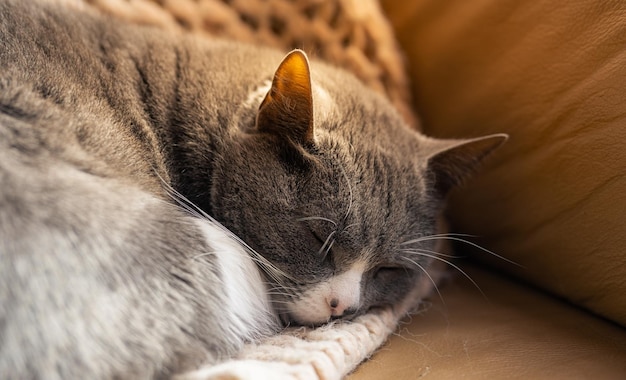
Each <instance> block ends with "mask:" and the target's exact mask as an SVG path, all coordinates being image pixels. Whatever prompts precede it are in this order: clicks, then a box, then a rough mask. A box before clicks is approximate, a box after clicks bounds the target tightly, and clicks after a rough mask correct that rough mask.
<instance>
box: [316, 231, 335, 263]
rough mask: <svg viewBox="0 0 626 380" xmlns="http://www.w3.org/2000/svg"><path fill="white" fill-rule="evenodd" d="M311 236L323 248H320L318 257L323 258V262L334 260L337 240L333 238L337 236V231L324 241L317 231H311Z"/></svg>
mask: <svg viewBox="0 0 626 380" xmlns="http://www.w3.org/2000/svg"><path fill="white" fill-rule="evenodd" d="M311 234H312V235H313V237H314V238H315V240H317V241H318V242H319V243H320V244H321V245H322V246H321V247H320V249H319V251H318V252H317V253H318V256H320V257H321V258H322V260H330V259H332V248H333V245H334V244H335V239H334V238H333V236H334V235H335V231H333V232H331V233H330V234H328V237H327V238H326V239H322V238H321V237H320V236H319V235H318V234H317V233H316V232H315V231H313V230H311Z"/></svg>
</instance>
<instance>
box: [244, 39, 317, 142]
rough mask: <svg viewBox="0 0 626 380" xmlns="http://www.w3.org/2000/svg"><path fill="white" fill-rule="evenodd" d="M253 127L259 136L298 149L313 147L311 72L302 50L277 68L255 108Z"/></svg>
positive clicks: (293, 53)
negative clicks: (263, 134) (265, 135)
mask: <svg viewBox="0 0 626 380" xmlns="http://www.w3.org/2000/svg"><path fill="white" fill-rule="evenodd" d="M256 125H257V129H258V130H259V131H260V132H266V133H270V134H273V135H275V136H277V137H279V138H281V139H288V140H290V141H292V142H294V143H296V144H299V145H309V144H313V93H312V91H311V72H310V70H309V60H308V58H307V56H306V54H305V53H304V52H303V51H302V50H293V51H292V52H291V53H289V54H288V55H287V56H286V57H285V58H284V59H283V61H282V62H281V63H280V65H279V66H278V69H277V70H276V72H275V73H274V80H273V81H272V88H271V89H270V90H269V92H268V93H267V95H265V99H263V102H262V103H261V106H260V107H259V111H258V114H257V118H256Z"/></svg>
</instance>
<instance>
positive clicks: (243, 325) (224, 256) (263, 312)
mask: <svg viewBox="0 0 626 380" xmlns="http://www.w3.org/2000/svg"><path fill="white" fill-rule="evenodd" d="M198 224H199V225H200V228H201V230H202V232H203V233H204V235H205V236H206V240H207V241H208V242H209V245H210V246H211V247H212V248H213V251H214V252H215V256H216V257H217V259H218V263H219V266H220V272H221V273H222V279H223V280H222V281H223V285H224V291H225V292H226V297H225V298H224V300H225V301H226V302H224V304H223V306H224V309H226V310H224V312H225V313H228V315H231V316H234V318H232V319H233V320H232V325H231V326H228V327H229V328H231V329H233V333H234V334H236V335H239V336H242V337H244V338H250V337H253V336H254V335H256V334H257V333H258V332H259V330H265V329H267V327H268V326H269V325H270V324H271V323H272V321H271V317H270V316H271V315H272V311H271V310H272V309H271V307H270V302H269V298H268V294H267V289H266V286H265V283H264V281H263V279H262V277H261V274H260V273H259V269H258V267H257V266H256V264H255V263H254V261H253V260H252V258H251V257H250V256H249V254H248V252H247V251H246V250H245V248H244V247H242V246H241V244H239V243H238V242H237V241H235V240H234V239H233V238H231V237H230V236H228V234H227V233H226V232H225V231H224V230H222V227H220V226H216V225H214V224H212V223H210V222H207V221H205V220H199V223H198Z"/></svg>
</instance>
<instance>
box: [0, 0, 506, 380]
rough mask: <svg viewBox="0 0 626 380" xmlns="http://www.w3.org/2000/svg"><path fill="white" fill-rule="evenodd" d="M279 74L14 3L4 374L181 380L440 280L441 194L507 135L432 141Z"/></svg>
mask: <svg viewBox="0 0 626 380" xmlns="http://www.w3.org/2000/svg"><path fill="white" fill-rule="evenodd" d="M281 58H282V55H281V54H280V53H277V52H274V51H270V50H266V49H259V48H253V47H249V46H241V45H236V44H233V43H227V42H219V41H207V40H204V39H196V38H193V37H189V36H187V37H185V36H172V35H168V34H166V33H165V32H163V31H159V30H156V29H149V28H142V27H138V26H131V25H125V24H122V23H119V22H115V21H113V20H108V19H104V18H102V17H100V16H97V15H94V14H91V13H89V12H79V11H76V10H73V9H69V8H68V9H56V8H51V7H48V6H46V5H45V4H38V3H35V2H31V1H28V2H22V1H3V2H1V3H0V302H1V304H0V378H3V379H9V378H32V377H43V378H53V379H54V378H59V379H69V378H89V379H95V378H112V377H123V378H146V377H155V376H167V375H170V374H172V373H174V372H176V371H181V370H186V369H191V368H194V367H195V366H197V365H198V364H201V363H213V362H217V361H219V360H222V359H224V358H227V357H229V356H231V355H233V354H234V353H236V352H237V350H238V349H239V348H240V346H241V345H242V344H243V342H245V341H249V340H253V339H255V338H257V337H259V336H263V335H266V334H271V333H274V332H276V331H277V330H278V329H279V328H280V326H281V325H284V324H289V323H295V324H298V323H300V324H320V323H324V322H326V321H328V320H330V319H333V318H342V317H351V316H353V315H356V314H358V313H363V312H366V311H368V310H370V309H371V308H373V307H379V306H384V305H392V304H394V303H395V302H397V301H399V300H401V299H402V297H403V295H404V294H405V293H406V292H407V291H409V290H410V289H412V288H413V287H415V284H416V283H417V282H418V281H423V280H424V279H426V278H427V277H426V276H427V275H426V274H425V271H426V270H427V268H428V267H429V265H430V263H431V262H432V261H433V260H434V258H433V257H434V256H435V253H434V252H433V251H434V250H435V249H436V244H435V243H436V241H437V239H436V238H435V237H432V238H431V237H430V236H432V235H433V234H435V233H436V227H435V225H436V218H437V217H438V215H439V214H440V212H441V208H442V206H443V204H442V203H443V199H444V196H445V193H446V192H447V190H448V189H449V188H450V187H451V186H453V185H454V184H455V183H456V182H457V181H458V180H459V178H461V177H462V176H464V174H465V173H466V172H468V171H470V170H471V169H472V168H473V167H474V166H475V164H476V163H477V162H478V161H480V159H482V158H483V157H484V156H485V155H486V154H487V153H489V152H490V151H492V150H493V149H494V148H495V147H496V146H498V145H499V144H500V143H501V141H502V140H503V137H502V136H493V137H490V138H483V139H476V140H471V141H456V140H455V141H444V140H435V139H429V138H426V137H424V136H422V135H420V134H418V133H416V132H414V131H412V130H409V129H408V128H407V127H406V126H405V125H404V123H403V122H402V120H401V119H400V117H399V116H398V114H397V113H396V112H395V111H394V110H393V109H392V107H391V106H390V105H389V104H388V103H387V102H386V101H385V100H384V99H383V98H381V97H380V96H378V95H376V94H374V93H372V92H370V91H369V90H367V89H366V88H364V87H363V86H362V85H361V84H360V83H359V82H358V81H357V80H356V79H354V78H353V77H352V76H350V75H349V74H347V73H345V72H343V71H340V70H336V69H333V68H330V67H328V66H325V65H323V64H321V63H317V62H314V63H312V65H311V67H312V68H311V72H309V64H308V60H307V59H306V57H305V56H304V54H303V53H301V52H294V53H292V54H290V55H289V56H288V57H287V58H286V59H285V61H283V63H282V64H281V65H280V67H279V68H278V70H276V67H277V66H278V64H279V63H280V62H281ZM275 70H276V73H275ZM274 74H275V75H274ZM272 79H273V82H272ZM270 84H271V86H270ZM185 199H186V200H185ZM192 204H193V205H195V206H193V205H192ZM196 206H197V208H196ZM185 208H186V210H185ZM209 216H210V217H212V218H215V219H216V220H217V221H219V222H220V223H221V224H223V225H224V226H225V227H226V228H228V229H229V230H230V231H232V232H233V233H230V232H229V231H228V230H226V229H225V228H223V227H221V226H220V225H219V224H218V223H217V222H215V221H213V220H212V219H211V218H210V217H209ZM239 239H242V240H239ZM243 241H245V242H246V243H247V244H249V246H250V247H251V249H249V248H248V247H247V246H246V245H245V243H243Z"/></svg>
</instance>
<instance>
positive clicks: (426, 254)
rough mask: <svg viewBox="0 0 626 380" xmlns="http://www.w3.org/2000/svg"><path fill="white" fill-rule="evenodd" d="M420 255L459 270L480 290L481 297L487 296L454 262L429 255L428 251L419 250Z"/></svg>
mask: <svg viewBox="0 0 626 380" xmlns="http://www.w3.org/2000/svg"><path fill="white" fill-rule="evenodd" d="M419 255H420V256H424V257H429V258H431V259H433V260H438V261H441V262H443V263H446V264H448V265H450V266H451V267H452V268H454V269H456V270H457V271H459V273H461V274H462V275H463V276H465V278H467V279H468V280H469V281H470V282H471V283H472V284H473V285H474V286H475V287H476V289H478V291H479V292H480V294H482V295H483V297H485V298H487V296H486V295H485V293H484V292H483V290H482V289H481V288H480V286H478V284H477V283H476V281H474V279H472V278H471V277H470V276H469V275H468V274H467V273H466V272H465V271H464V270H463V269H461V268H460V267H459V266H458V265H455V264H454V263H452V262H450V261H449V260H446V259H443V258H441V257H438V256H436V255H431V254H428V253H424V252H420V253H419Z"/></svg>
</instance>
